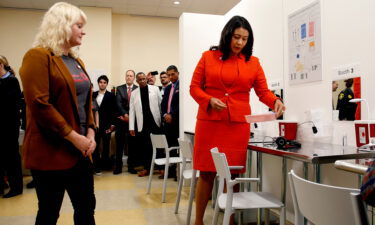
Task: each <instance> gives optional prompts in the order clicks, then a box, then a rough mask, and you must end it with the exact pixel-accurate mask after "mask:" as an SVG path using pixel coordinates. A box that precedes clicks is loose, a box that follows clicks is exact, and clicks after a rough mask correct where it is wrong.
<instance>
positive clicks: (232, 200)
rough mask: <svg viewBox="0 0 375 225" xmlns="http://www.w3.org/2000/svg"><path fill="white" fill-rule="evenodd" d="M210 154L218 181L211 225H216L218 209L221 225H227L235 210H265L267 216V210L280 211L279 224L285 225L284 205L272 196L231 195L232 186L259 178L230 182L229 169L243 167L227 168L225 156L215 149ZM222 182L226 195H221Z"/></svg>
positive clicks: (260, 193) (237, 179)
mask: <svg viewBox="0 0 375 225" xmlns="http://www.w3.org/2000/svg"><path fill="white" fill-rule="evenodd" d="M211 154H212V158H213V160H214V163H215V167H216V171H217V173H218V175H219V180H220V182H219V190H218V195H217V200H216V204H215V212H214V218H213V221H212V225H216V224H217V218H218V214H219V208H221V209H224V221H223V225H228V224H229V220H230V216H231V215H232V214H233V213H234V211H235V210H244V209H266V215H269V209H280V224H281V225H284V224H285V216H284V210H285V208H284V204H283V203H282V202H280V201H279V200H278V199H277V198H275V197H274V196H273V195H272V194H270V193H266V192H239V193H233V186H234V185H236V184H239V183H244V182H259V178H236V179H234V180H232V179H231V174H230V169H242V168H243V167H242V166H233V167H231V166H228V162H227V158H226V156H225V154H224V153H220V152H219V151H218V149H217V148H213V149H211ZM224 180H225V181H224ZM224 182H226V186H227V193H223V189H224ZM266 219H267V220H266V221H265V222H266V224H269V220H268V218H266Z"/></svg>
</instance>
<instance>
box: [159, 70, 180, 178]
mask: <svg viewBox="0 0 375 225" xmlns="http://www.w3.org/2000/svg"><path fill="white" fill-rule="evenodd" d="M167 75H168V76H169V79H170V81H171V84H170V85H168V86H167V87H166V88H165V90H164V96H163V100H162V102H161V115H162V117H163V123H164V132H165V135H166V137H167V141H168V145H169V147H171V146H178V140H177V139H178V137H179V87H180V84H179V80H178V77H179V72H178V69H177V67H176V66H174V65H170V66H169V67H168V68H167ZM175 154H176V153H175ZM175 168H176V167H175V165H174V168H172V167H171V168H170V170H171V171H170V173H168V174H170V176H171V177H175V176H176V169H175Z"/></svg>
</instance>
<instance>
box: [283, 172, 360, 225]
mask: <svg viewBox="0 0 375 225" xmlns="http://www.w3.org/2000/svg"><path fill="white" fill-rule="evenodd" d="M288 176H289V183H290V191H291V194H292V199H293V205H294V216H295V218H294V224H296V225H303V223H304V222H303V220H304V219H303V218H304V217H305V218H306V219H307V220H308V221H310V222H312V223H314V224H317V225H335V224H337V225H354V224H355V219H354V211H353V209H352V203H351V198H350V193H359V190H358V189H351V188H344V187H335V186H330V185H325V184H319V183H315V182H312V181H308V180H305V179H303V178H300V177H298V176H297V175H296V174H295V173H294V171H293V170H291V171H290V172H289V173H288Z"/></svg>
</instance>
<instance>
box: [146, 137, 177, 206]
mask: <svg viewBox="0 0 375 225" xmlns="http://www.w3.org/2000/svg"><path fill="white" fill-rule="evenodd" d="M150 136H151V142H152V160H151V167H150V175H149V177H148V183H147V194H150V190H151V181H152V175H153V174H154V165H155V164H156V165H159V166H161V165H164V166H165V167H164V171H165V172H164V181H163V194H162V200H161V202H162V203H164V202H165V192H166V189H167V180H168V168H169V165H171V164H175V163H180V162H182V160H181V158H180V157H169V153H170V151H172V150H178V149H179V147H178V146H176V147H168V142H167V139H166V137H165V135H164V134H150ZM158 148H163V149H165V155H166V157H165V158H156V149H158Z"/></svg>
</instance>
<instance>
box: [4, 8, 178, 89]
mask: <svg viewBox="0 0 375 225" xmlns="http://www.w3.org/2000/svg"><path fill="white" fill-rule="evenodd" d="M81 9H82V10H83V11H84V12H85V13H86V14H87V17H88V18H87V20H88V21H87V24H86V26H85V27H84V30H85V32H86V35H85V36H84V37H83V41H82V46H81V47H80V57H81V58H82V60H83V61H84V63H85V65H86V68H87V70H88V72H89V73H90V75H91V77H92V82H93V83H94V85H96V78H95V77H96V76H97V75H100V74H103V73H104V74H107V75H108V76H109V79H110V81H109V88H110V87H112V86H117V85H120V84H123V83H124V73H125V70H127V69H130V68H131V69H134V70H135V71H143V72H146V73H147V72H149V71H153V70H158V71H161V70H165V69H166V68H167V67H168V66H169V65H171V64H174V65H176V66H177V67H179V65H178V63H179V61H178V20H177V19H173V18H160V17H145V16H129V15H118V14H112V10H111V9H110V8H100V7H82V8H81ZM44 13H45V11H43V10H20V9H5V8H0V26H1V27H2V30H3V31H4V32H3V35H1V36H0V54H2V55H4V56H6V57H7V58H8V60H9V63H10V65H11V66H12V67H14V70H15V71H16V72H18V70H19V67H20V66H21V63H22V58H23V55H24V54H25V52H26V51H27V50H28V49H29V48H31V45H32V43H33V41H34V37H35V35H36V33H37V29H38V27H39V25H40V22H41V20H42V17H43V15H44ZM157 82H158V83H159V82H160V81H159V77H158V79H157Z"/></svg>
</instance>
